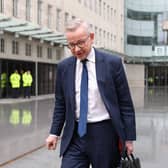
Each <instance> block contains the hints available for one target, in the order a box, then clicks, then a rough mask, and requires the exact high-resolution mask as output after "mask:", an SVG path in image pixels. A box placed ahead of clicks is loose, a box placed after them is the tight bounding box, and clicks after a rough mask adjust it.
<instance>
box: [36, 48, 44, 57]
mask: <svg viewBox="0 0 168 168" xmlns="http://www.w3.org/2000/svg"><path fill="white" fill-rule="evenodd" d="M37 57H39V58H42V57H43V48H42V46H39V45H38V46H37Z"/></svg>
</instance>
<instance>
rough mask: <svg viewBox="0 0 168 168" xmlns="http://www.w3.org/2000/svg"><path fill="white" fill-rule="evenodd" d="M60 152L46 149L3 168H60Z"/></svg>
mask: <svg viewBox="0 0 168 168" xmlns="http://www.w3.org/2000/svg"><path fill="white" fill-rule="evenodd" d="M60 161H61V158H59V150H58V149H57V150H55V151H49V150H47V149H46V148H45V147H44V148H41V149H39V150H37V151H35V152H32V153H30V154H27V155H26V156H24V157H22V158H19V159H17V160H15V161H13V162H10V163H8V164H7V165H5V166H2V168H60Z"/></svg>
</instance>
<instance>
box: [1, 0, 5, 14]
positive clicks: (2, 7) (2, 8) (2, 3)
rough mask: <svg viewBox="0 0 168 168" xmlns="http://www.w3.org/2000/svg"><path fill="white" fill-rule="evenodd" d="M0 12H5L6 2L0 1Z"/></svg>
mask: <svg viewBox="0 0 168 168" xmlns="http://www.w3.org/2000/svg"><path fill="white" fill-rule="evenodd" d="M0 12H1V13H3V12H4V0H0Z"/></svg>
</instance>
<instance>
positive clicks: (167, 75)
mask: <svg viewBox="0 0 168 168" xmlns="http://www.w3.org/2000/svg"><path fill="white" fill-rule="evenodd" d="M145 75H146V85H147V86H168V66H146V69H145Z"/></svg>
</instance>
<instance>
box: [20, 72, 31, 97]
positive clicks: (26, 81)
mask: <svg viewBox="0 0 168 168" xmlns="http://www.w3.org/2000/svg"><path fill="white" fill-rule="evenodd" d="M22 80H23V89H24V97H25V98H26V97H28V98H30V95H31V86H32V82H33V78H32V75H31V72H30V71H29V70H27V71H26V72H25V73H24V74H23V75H22Z"/></svg>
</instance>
